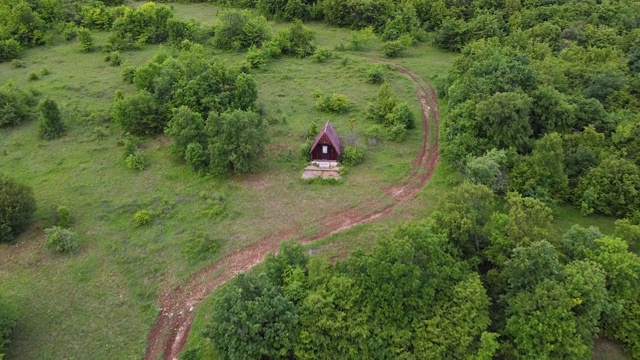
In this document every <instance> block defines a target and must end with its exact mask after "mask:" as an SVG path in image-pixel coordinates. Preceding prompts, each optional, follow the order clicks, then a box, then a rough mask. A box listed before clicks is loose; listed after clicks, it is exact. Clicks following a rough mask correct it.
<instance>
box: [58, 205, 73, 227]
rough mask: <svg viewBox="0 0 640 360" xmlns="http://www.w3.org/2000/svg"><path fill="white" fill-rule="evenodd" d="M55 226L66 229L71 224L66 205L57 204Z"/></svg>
mask: <svg viewBox="0 0 640 360" xmlns="http://www.w3.org/2000/svg"><path fill="white" fill-rule="evenodd" d="M56 226H59V227H61V228H65V229H68V228H69V226H71V213H70V212H69V208H68V207H66V206H62V205H60V206H58V208H57V209H56Z"/></svg>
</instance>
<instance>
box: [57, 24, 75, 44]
mask: <svg viewBox="0 0 640 360" xmlns="http://www.w3.org/2000/svg"><path fill="white" fill-rule="evenodd" d="M58 29H59V30H60V32H61V33H62V37H63V38H64V39H65V40H67V41H71V40H73V39H75V38H76V37H77V36H78V27H77V26H75V24H72V23H64V24H61V25H60V27H58Z"/></svg>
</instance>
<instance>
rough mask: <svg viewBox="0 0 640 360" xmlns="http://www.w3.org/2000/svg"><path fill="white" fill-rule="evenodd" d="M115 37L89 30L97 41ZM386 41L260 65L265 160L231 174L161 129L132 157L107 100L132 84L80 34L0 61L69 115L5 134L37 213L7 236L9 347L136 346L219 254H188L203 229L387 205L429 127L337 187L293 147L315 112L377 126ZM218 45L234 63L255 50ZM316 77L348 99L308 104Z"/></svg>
mask: <svg viewBox="0 0 640 360" xmlns="http://www.w3.org/2000/svg"><path fill="white" fill-rule="evenodd" d="M175 10H176V13H177V14H178V15H179V16H180V17H182V18H184V19H189V18H195V19H198V20H201V21H203V22H206V23H211V22H212V21H214V19H215V16H216V13H217V12H218V10H219V9H217V8H215V7H212V6H210V5H206V6H205V5H179V4H176V5H175ZM284 26H286V24H278V25H276V27H277V28H282V27H284ZM310 26H311V27H312V28H313V29H314V31H316V33H317V43H318V44H319V45H322V46H327V47H329V48H334V47H335V46H337V45H339V44H340V43H341V42H344V41H346V40H345V39H346V38H347V37H348V35H349V31H348V30H344V29H333V28H328V27H325V26H323V25H321V24H311V25H310ZM107 35H108V34H107V33H100V32H97V33H94V37H95V40H96V43H97V45H102V44H104V43H105V41H106V37H107ZM378 47H379V44H376V43H372V44H371V46H370V50H369V51H367V52H364V53H349V52H338V53H336V55H337V58H335V59H333V60H331V61H330V62H329V63H326V64H317V63H314V62H312V61H311V60H310V59H303V60H299V59H282V60H279V61H276V62H275V63H273V64H272V65H270V66H269V68H268V69H267V70H262V71H257V72H255V77H256V80H257V83H258V84H259V100H258V102H259V103H260V104H261V106H263V107H264V109H265V110H266V113H267V117H268V118H269V119H270V120H271V121H270V122H271V125H270V126H269V135H270V138H271V142H270V143H269V144H268V146H267V151H266V153H265V155H264V159H263V162H262V169H261V170H260V171H259V172H258V173H256V174H251V175H243V176H232V177H231V178H229V179H215V178H210V177H202V176H200V175H198V174H195V173H193V172H192V171H190V170H189V169H188V168H187V167H186V166H185V165H184V164H182V163H180V162H179V161H176V159H174V158H173V157H171V156H170V154H169V149H168V139H167V138H165V137H163V136H160V137H157V138H149V139H146V140H145V141H144V153H145V155H146V156H148V157H149V159H150V167H149V169H148V170H146V171H143V172H135V171H132V170H129V169H127V168H126V167H125V166H124V164H123V161H122V154H123V149H122V147H121V146H119V145H118V144H119V141H120V136H121V134H120V130H119V129H118V128H117V127H116V126H115V125H114V124H112V123H111V122H110V120H109V111H110V106H111V104H112V102H113V98H114V93H115V91H116V90H118V89H121V90H123V91H125V93H126V94H130V93H132V92H133V91H134V89H133V87H132V86H131V85H127V84H125V83H123V82H122V80H121V72H122V67H111V66H109V64H108V63H107V62H105V61H104V60H103V58H104V54H103V53H101V52H99V51H98V52H94V53H89V54H84V53H80V51H79V46H78V44H76V43H75V42H70V43H69V42H65V41H62V40H60V41H58V42H57V43H55V44H54V45H52V46H50V47H40V48H35V49H31V50H28V51H27V52H26V54H25V56H24V58H23V60H24V61H25V64H26V67H24V68H13V67H12V66H11V65H10V64H8V63H5V64H0V84H4V83H6V82H7V81H9V80H11V81H14V82H15V83H16V84H17V85H18V86H19V87H21V88H23V89H28V90H31V89H33V90H34V91H35V92H37V93H39V94H41V96H40V97H41V98H43V97H44V96H48V97H51V98H53V99H54V100H56V101H57V102H58V103H59V105H60V107H61V109H62V113H63V115H64V120H65V123H66V125H67V128H68V133H67V135H66V136H64V137H63V138H61V139H58V140H54V141H44V140H40V139H38V137H37V124H36V123H35V122H32V123H28V124H24V125H22V126H20V127H17V128H13V129H3V130H1V133H0V134H1V136H0V171H1V172H2V173H4V174H7V175H10V176H11V177H14V178H16V179H17V180H18V181H19V182H22V183H25V184H28V185H30V186H32V187H33V189H34V192H35V196H36V199H37V202H38V211H37V213H36V215H35V221H34V224H33V226H32V227H31V228H30V229H29V230H28V231H27V232H26V233H24V234H23V235H22V236H21V237H20V238H19V239H18V241H17V242H16V243H15V244H11V245H7V244H1V245H0V292H2V293H3V294H6V295H7V296H8V297H9V298H10V299H11V300H13V301H14V302H15V303H16V304H18V305H19V311H20V312H19V320H18V326H17V329H16V332H15V336H14V339H13V342H12V344H11V346H10V347H9V348H8V352H7V358H8V359H17V358H20V359H48V358H50V359H60V358H68V359H112V358H120V359H129V358H140V357H141V356H142V354H143V353H144V349H145V340H146V337H147V334H148V330H149V328H150V326H151V324H152V323H153V320H154V319H155V316H156V314H157V310H158V304H157V299H158V296H159V294H162V293H164V292H165V291H167V290H169V289H172V288H173V287H175V286H176V285H178V284H179V283H180V282H181V281H183V280H184V279H186V278H187V277H188V276H189V275H190V274H191V273H193V272H195V271H196V270H197V269H199V268H201V267H203V266H205V265H206V264H209V263H211V262H213V261H215V260H216V255H215V254H213V255H211V256H209V257H207V258H205V259H202V260H194V259H192V258H191V257H190V254H189V248H190V245H191V244H192V242H193V239H194V238H195V237H196V233H207V234H211V236H212V237H214V238H215V239H219V241H220V244H221V249H220V252H219V254H223V253H225V252H228V251H231V250H232V249H234V248H236V247H239V246H243V245H246V244H248V243H251V242H253V241H256V240H259V239H260V238H262V237H265V236H268V235H269V234H274V233H278V232H280V231H282V230H283V229H284V228H285V227H287V226H290V225H291V224H294V225H296V226H300V227H303V228H304V229H305V233H308V234H312V233H314V232H316V231H317V230H318V229H317V228H316V226H315V225H314V219H316V218H317V217H318V216H321V215H322V214H324V213H327V212H329V211H339V210H341V209H346V208H350V207H358V206H359V205H360V204H361V203H362V202H363V200H364V199H373V200H375V203H376V204H379V206H381V207H382V206H385V204H387V203H388V202H389V201H391V199H389V197H388V195H386V194H384V193H382V192H381V191H380V189H381V188H383V187H385V186H387V185H389V184H392V183H396V182H398V181H401V180H402V179H404V178H405V177H406V176H407V174H406V173H407V170H408V169H409V167H410V163H411V161H412V160H413V158H414V157H415V154H416V151H417V150H416V149H417V148H418V147H419V144H420V141H421V140H420V131H419V130H414V131H412V132H411V133H410V135H409V137H408V139H407V140H406V141H405V142H404V143H402V144H395V143H390V142H382V143H378V144H377V145H375V146H372V147H370V148H369V149H368V153H367V159H366V161H365V163H364V164H363V165H361V166H358V167H355V168H353V169H350V173H349V175H348V176H347V178H346V181H345V183H344V184H342V185H340V186H322V185H318V184H314V185H306V184H303V183H301V182H300V181H299V180H298V178H299V176H300V173H301V169H302V168H301V165H302V163H301V162H300V160H298V149H299V147H300V145H301V144H302V143H303V142H304V139H303V136H304V133H305V132H306V130H307V129H308V128H309V126H310V124H311V123H312V122H317V123H318V124H319V125H321V124H322V123H324V121H326V120H331V121H332V122H333V123H334V124H335V126H336V128H337V129H338V131H339V132H340V133H345V132H346V129H347V128H346V121H347V120H348V119H351V118H355V119H358V125H357V131H360V130H361V129H362V128H364V127H365V126H368V125H369V124H367V123H366V121H365V120H363V115H364V112H365V109H366V105H367V102H368V101H370V100H372V99H373V98H374V96H375V94H376V92H377V86H375V85H370V84H367V83H366V82H365V70H366V69H367V67H368V66H369V62H368V61H366V60H365V57H380V56H381V54H380V53H379V52H378V51H377V48H378ZM159 50H160V47H159V46H146V47H145V48H144V49H142V50H141V51H137V52H125V53H123V54H122V56H123V58H124V60H125V62H127V63H129V64H131V65H134V66H139V65H142V64H144V63H145V62H147V61H148V60H149V59H150V58H151V57H152V56H153V55H154V54H155V53H156V52H157V51H159ZM207 51H209V52H210V54H211V56H219V57H221V58H223V59H224V60H226V61H231V62H237V61H240V60H242V59H243V58H244V55H243V54H237V53H222V52H219V51H215V50H213V49H210V48H207ZM414 52H415V54H414ZM418 52H420V53H419V54H418ZM414 56H415V57H417V56H419V57H420V58H419V59H418V58H416V59H415V60H414V61H415V62H416V64H423V65H424V69H427V68H428V69H431V70H429V71H434V72H435V70H433V69H432V65H431V64H432V63H434V64H438V65H437V66H438V67H439V71H440V72H444V71H446V69H447V66H448V64H449V63H450V62H451V59H452V57H453V56H452V55H451V54H447V53H443V52H440V51H438V50H435V49H433V48H431V47H428V46H426V45H423V46H420V47H419V48H417V49H415V50H411V52H410V54H409V55H408V57H407V59H409V58H412V57H414ZM45 68H46V69H47V71H48V72H49V73H50V74H48V75H41V76H40V77H39V79H38V80H29V77H30V74H31V73H37V74H42V72H43V69H45ZM416 70H420V69H416ZM386 75H387V78H388V80H389V81H390V83H391V85H392V89H393V90H394V92H396V93H397V94H398V97H399V98H401V99H402V100H405V101H407V102H409V104H411V106H412V108H413V110H414V111H415V112H416V114H418V111H419V107H418V104H417V101H416V95H415V87H414V86H413V84H411V83H410V81H409V80H408V79H406V78H405V77H403V76H400V75H398V74H396V73H395V72H394V71H392V70H388V71H387V73H386ZM316 89H318V90H320V91H323V92H334V91H335V92H339V93H343V94H346V95H347V96H348V97H349V99H350V100H351V101H352V102H353V104H354V105H353V108H352V110H351V111H350V112H348V113H346V114H342V115H332V114H325V113H321V112H320V111H318V110H316V109H315V108H314V106H313V103H314V99H313V95H312V93H313V91H314V90H316ZM360 141H362V140H360ZM221 199H222V200H221ZM59 205H65V206H67V207H69V209H70V210H71V213H72V216H73V226H72V230H74V231H76V232H78V233H79V234H80V236H81V238H82V244H81V248H80V250H79V252H78V253H76V254H72V255H55V254H52V253H50V252H48V251H46V250H45V249H44V248H43V246H42V244H43V229H44V228H46V227H49V226H51V224H52V223H53V217H54V211H55V208H56V207H57V206H59ZM143 209H146V210H150V211H152V212H154V214H156V215H155V217H154V220H153V222H152V224H151V225H150V226H146V227H141V228H135V227H134V226H133V214H134V213H135V212H137V211H139V210H143ZM220 209H222V210H223V211H222V214H219V212H220ZM371 210H375V209H371ZM405 216H407V218H411V215H410V214H409V215H405Z"/></svg>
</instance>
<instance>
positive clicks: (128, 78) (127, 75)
mask: <svg viewBox="0 0 640 360" xmlns="http://www.w3.org/2000/svg"><path fill="white" fill-rule="evenodd" d="M135 77H136V68H135V67H133V66H127V67H125V68H124V70H122V80H123V81H124V82H126V83H129V84H133V79H135Z"/></svg>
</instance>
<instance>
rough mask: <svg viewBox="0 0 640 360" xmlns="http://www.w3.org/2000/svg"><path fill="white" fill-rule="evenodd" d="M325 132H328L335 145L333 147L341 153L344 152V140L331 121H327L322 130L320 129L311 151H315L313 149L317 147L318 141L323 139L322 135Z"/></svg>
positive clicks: (332, 143)
mask: <svg viewBox="0 0 640 360" xmlns="http://www.w3.org/2000/svg"><path fill="white" fill-rule="evenodd" d="M324 134H327V137H328V138H329V141H331V145H333V148H334V149H336V152H337V153H338V155H340V154H341V153H342V141H341V140H340V136H338V133H337V132H336V129H334V128H333V125H331V122H330V121H327V123H326V124H324V127H323V128H322V131H320V133H319V134H318V136H316V140H315V141H314V142H313V145H311V150H310V151H309V152H310V153H311V152H313V149H315V148H316V145H318V142H319V141H320V139H322V135H324Z"/></svg>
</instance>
